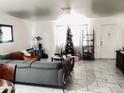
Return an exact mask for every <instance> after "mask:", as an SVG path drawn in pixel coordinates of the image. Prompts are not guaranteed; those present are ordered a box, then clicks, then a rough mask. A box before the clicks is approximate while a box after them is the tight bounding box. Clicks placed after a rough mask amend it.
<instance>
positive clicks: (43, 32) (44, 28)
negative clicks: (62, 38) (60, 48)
mask: <svg viewBox="0 0 124 93" xmlns="http://www.w3.org/2000/svg"><path fill="white" fill-rule="evenodd" d="M81 24H88V25H89V26H90V27H92V28H94V30H95V58H99V57H100V25H101V24H117V25H118V31H117V38H115V40H116V41H115V42H117V46H116V48H117V49H119V48H121V47H122V43H121V25H120V24H121V19H120V18H97V19H88V20H87V22H85V23H83V22H82V23H81ZM55 25H56V24H55V22H54V21H42V20H38V21H34V24H33V26H32V29H33V30H35V31H34V32H35V34H34V35H35V36H41V37H42V38H43V40H42V42H43V47H44V49H45V51H46V53H48V54H49V56H52V55H53V54H54V52H55V36H54V32H55ZM123 32H124V31H123ZM123 45H124V42H123Z"/></svg>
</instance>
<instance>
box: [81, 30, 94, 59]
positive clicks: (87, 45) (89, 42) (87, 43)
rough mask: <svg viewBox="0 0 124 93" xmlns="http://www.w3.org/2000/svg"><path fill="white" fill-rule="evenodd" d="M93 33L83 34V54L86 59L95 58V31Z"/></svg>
mask: <svg viewBox="0 0 124 93" xmlns="http://www.w3.org/2000/svg"><path fill="white" fill-rule="evenodd" d="M92 33H93V34H83V37H84V38H83V46H82V50H83V51H82V54H83V59H84V60H93V59H94V31H93V32H92Z"/></svg>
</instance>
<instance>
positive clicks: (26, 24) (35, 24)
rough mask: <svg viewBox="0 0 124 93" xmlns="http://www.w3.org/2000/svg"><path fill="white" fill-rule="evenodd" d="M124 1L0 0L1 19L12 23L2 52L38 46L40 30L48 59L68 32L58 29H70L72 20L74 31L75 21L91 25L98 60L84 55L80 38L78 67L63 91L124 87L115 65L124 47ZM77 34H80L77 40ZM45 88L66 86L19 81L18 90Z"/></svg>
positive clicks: (110, 92)
mask: <svg viewBox="0 0 124 93" xmlns="http://www.w3.org/2000/svg"><path fill="white" fill-rule="evenodd" d="M29 2H30V3H29ZM123 4H124V2H123V1H121V0H118V1H116V0H110V1H107V0H104V1H102V0H99V1H98V0H93V1H91V0H87V1H85V0H63V1H61V0H54V1H48V0H41V1H40V0H38V1H35V0H33V1H29V0H27V1H21V0H17V1H16V0H14V1H13V2H12V1H8V0H2V1H0V11H1V12H0V24H5V25H11V26H12V27H13V42H7V43H0V55H4V54H8V53H12V52H16V51H24V50H26V49H30V48H32V47H34V41H33V38H34V37H36V36H40V37H41V38H42V40H41V43H42V48H43V49H44V52H45V53H46V54H48V59H50V58H51V57H54V56H55V55H54V54H55V53H56V52H57V49H56V48H57V47H58V46H57V44H58V42H60V43H59V45H60V47H59V52H61V50H62V51H64V47H65V42H66V40H65V39H66V38H65V39H64V38H63V39H62V40H63V41H62V42H61V41H59V37H58V36H57V35H58V34H57V33H58V30H60V31H62V30H64V31H65V32H66V31H67V28H68V26H69V27H70V29H71V31H72V32H73V31H74V29H75V28H74V27H77V28H78V30H80V29H82V28H83V27H84V26H87V27H88V29H87V31H94V60H93V61H92V60H90V61H89V60H82V45H81V44H80V43H79V46H77V47H79V48H78V53H79V54H78V53H77V54H78V56H76V57H79V58H80V59H81V60H78V62H75V66H74V71H72V72H71V74H72V77H71V78H72V79H73V82H71V83H70V84H69V87H67V88H65V93H123V92H124V75H123V74H122V73H121V71H120V70H118V68H116V67H115V66H116V51H117V50H123V47H124V41H123V39H124V37H123V35H124V31H123V30H124V17H123V15H124V14H123V10H124V7H123ZM27 6H28V7H27ZM61 27H64V28H61ZM83 30H84V29H83ZM104 30H106V31H108V32H104ZM74 32H75V31H74ZM74 32H73V33H74ZM59 35H60V36H62V35H63V33H59ZM81 35H82V34H78V33H76V34H75V35H73V36H72V40H75V42H76V44H77V42H79V41H80V40H81V39H82V37H81ZM63 37H66V34H64V36H63ZM74 37H76V39H75V38H74ZM77 37H81V38H80V39H79V40H78V39H77ZM105 37H106V38H105ZM63 42H64V43H63ZM75 42H73V43H74V47H75ZM104 45H105V46H104ZM41 60H42V58H41ZM76 61H77V60H76ZM10 63H11V62H10ZM33 64H34V65H35V63H33ZM102 66H103V67H102ZM109 66H110V67H109ZM104 67H105V68H104ZM107 70H108V72H107ZM88 71H89V72H88ZM109 72H111V74H110V73H109ZM80 74H82V75H80ZM81 77H83V78H81ZM88 77H89V78H88ZM102 77H104V79H103V78H102ZM84 78H86V79H84ZM117 79H118V80H117ZM88 80H89V81H88ZM104 81H107V83H105V82H104ZM111 83H112V84H111ZM32 89H34V90H32ZM41 91H43V92H46V93H62V92H63V90H62V89H58V88H53V87H44V86H32V85H25V84H24V85H23V84H15V93H21V92H24V93H29V92H30V93H35V92H37V93H40V92H41Z"/></svg>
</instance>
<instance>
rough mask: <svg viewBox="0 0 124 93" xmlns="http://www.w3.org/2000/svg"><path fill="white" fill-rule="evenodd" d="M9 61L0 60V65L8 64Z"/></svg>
mask: <svg viewBox="0 0 124 93" xmlns="http://www.w3.org/2000/svg"><path fill="white" fill-rule="evenodd" d="M9 61H10V60H0V64H5V63H8V62H9Z"/></svg>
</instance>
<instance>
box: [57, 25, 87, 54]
mask: <svg viewBox="0 0 124 93" xmlns="http://www.w3.org/2000/svg"><path fill="white" fill-rule="evenodd" d="M67 28H68V26H66V25H57V26H56V31H55V44H56V53H61V52H62V51H64V50H65V45H66V37H67ZM69 28H70V29H71V33H72V41H73V45H74V50H75V54H79V55H80V56H82V43H83V42H82V38H83V35H82V33H83V32H86V31H88V25H87V24H85V25H69Z"/></svg>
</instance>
